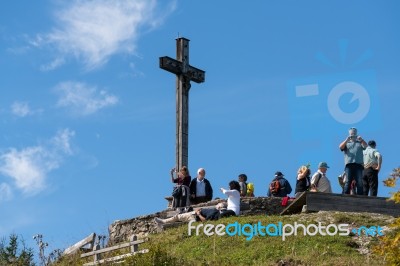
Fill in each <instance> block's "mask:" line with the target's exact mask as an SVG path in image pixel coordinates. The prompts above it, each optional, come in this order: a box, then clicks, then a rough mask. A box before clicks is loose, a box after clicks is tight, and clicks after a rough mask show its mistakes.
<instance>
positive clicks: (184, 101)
mask: <svg viewBox="0 0 400 266" xmlns="http://www.w3.org/2000/svg"><path fill="white" fill-rule="evenodd" d="M160 68H162V69H164V70H167V71H169V72H171V73H174V74H175V75H176V166H175V167H176V169H177V170H178V169H181V168H182V166H184V165H185V166H188V142H189V90H190V81H194V82H196V83H201V82H204V79H205V72H204V71H203V70H200V69H198V68H195V67H192V66H191V65H189V40H188V39H185V38H178V39H176V60H175V59H173V58H170V57H168V56H164V57H160Z"/></svg>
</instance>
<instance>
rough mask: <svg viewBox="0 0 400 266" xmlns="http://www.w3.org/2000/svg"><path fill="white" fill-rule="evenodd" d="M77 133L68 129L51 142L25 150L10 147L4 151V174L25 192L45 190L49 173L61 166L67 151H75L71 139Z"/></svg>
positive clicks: (0, 169)
mask: <svg viewBox="0 0 400 266" xmlns="http://www.w3.org/2000/svg"><path fill="white" fill-rule="evenodd" d="M74 134H75V133H74V132H73V131H71V130H69V129H64V130H61V131H59V132H58V133H57V134H56V136H55V137H54V138H52V139H51V140H50V141H48V143H47V144H43V145H38V146H33V147H27V148H24V149H21V150H17V149H15V148H10V149H9V150H8V151H7V152H5V153H3V154H0V173H1V174H2V175H5V176H8V177H10V178H11V179H12V180H13V181H14V183H15V186H16V188H17V189H18V190H21V191H22V192H23V193H24V194H27V195H33V194H36V193H38V192H40V191H42V190H43V189H44V188H45V187H46V179H47V175H48V174H49V173H50V172H51V171H53V170H55V169H57V168H59V167H60V165H61V163H62V160H63V157H64V155H65V154H68V155H70V154H72V152H71V148H70V147H71V146H70V140H71V137H73V136H74ZM8 188H9V187H8Z"/></svg>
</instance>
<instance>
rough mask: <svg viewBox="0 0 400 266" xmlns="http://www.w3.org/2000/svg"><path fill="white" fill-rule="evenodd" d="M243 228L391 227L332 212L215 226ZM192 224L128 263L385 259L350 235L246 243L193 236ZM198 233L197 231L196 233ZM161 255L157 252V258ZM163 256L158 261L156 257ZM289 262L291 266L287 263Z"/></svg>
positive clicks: (159, 238) (154, 241)
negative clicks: (361, 248)
mask: <svg viewBox="0 0 400 266" xmlns="http://www.w3.org/2000/svg"><path fill="white" fill-rule="evenodd" d="M236 221H238V222H239V223H241V224H245V223H250V224H255V223H257V222H258V221H261V222H262V224H264V225H265V224H268V223H274V224H276V223H278V222H280V221H282V222H283V223H284V224H285V223H286V224H287V223H292V224H293V223H294V222H296V221H297V222H302V223H304V224H309V223H314V224H316V223H318V222H325V221H327V222H326V223H325V224H329V223H335V224H339V223H350V224H355V225H358V226H360V225H368V226H370V225H380V226H384V225H386V224H387V222H388V219H387V218H386V217H384V216H378V217H373V216H370V215H369V214H365V215H364V214H354V215H351V214H343V213H329V214H328V213H327V214H326V215H324V214H322V215H321V214H318V215H317V214H309V215H293V216H247V217H231V218H227V219H223V220H219V221H215V222H210V223H212V224H214V225H216V224H219V223H224V224H228V223H233V222H236ZM187 228H188V227H187V225H183V226H181V227H179V228H173V229H169V230H167V231H164V232H163V233H161V234H157V235H151V236H150V237H149V242H148V243H146V244H143V245H142V247H141V248H149V249H150V250H152V249H153V250H155V252H154V253H151V252H150V253H149V254H145V255H139V256H135V257H133V258H131V259H130V260H129V261H127V262H126V264H125V265H145V264H153V265H179V264H180V265H279V264H280V265H385V263H384V261H383V259H382V258H379V257H375V256H373V255H362V254H360V253H359V252H358V251H357V249H356V248H357V247H358V246H359V245H358V244H357V243H356V241H355V240H354V239H353V237H351V236H339V235H337V236H319V235H318V236H303V235H298V236H290V237H288V238H287V239H286V240H285V241H282V239H281V237H278V236H277V237H271V236H265V237H262V236H255V237H254V238H253V239H252V240H250V241H247V240H246V238H245V237H244V236H233V237H231V236H227V235H225V236H216V235H213V236H206V235H204V234H201V235H199V236H194V235H192V236H189V235H188V232H187V231H188V230H187ZM192 234H193V233H192ZM155 253H156V254H155ZM155 256H157V257H158V259H159V258H163V259H164V261H165V263H163V261H162V259H161V261H160V260H157V263H156V261H155V260H154V257H155ZM284 263H286V264H284Z"/></svg>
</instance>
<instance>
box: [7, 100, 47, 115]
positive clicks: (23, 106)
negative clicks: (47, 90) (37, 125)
mask: <svg viewBox="0 0 400 266" xmlns="http://www.w3.org/2000/svg"><path fill="white" fill-rule="evenodd" d="M40 112H42V110H40V109H37V110H32V109H31V108H30V107H29V104H28V103H27V102H18V101H17V102H14V103H13V104H12V105H11V113H12V114H13V115H15V116H18V117H27V116H30V115H34V114H36V113H40Z"/></svg>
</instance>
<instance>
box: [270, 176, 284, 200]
mask: <svg viewBox="0 0 400 266" xmlns="http://www.w3.org/2000/svg"><path fill="white" fill-rule="evenodd" d="M280 190H281V183H280V182H279V180H278V179H274V180H272V182H271V184H269V191H270V192H271V194H272V195H274V196H275V195H278V193H279V191H280Z"/></svg>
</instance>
